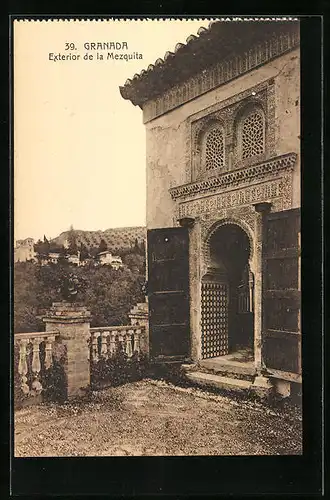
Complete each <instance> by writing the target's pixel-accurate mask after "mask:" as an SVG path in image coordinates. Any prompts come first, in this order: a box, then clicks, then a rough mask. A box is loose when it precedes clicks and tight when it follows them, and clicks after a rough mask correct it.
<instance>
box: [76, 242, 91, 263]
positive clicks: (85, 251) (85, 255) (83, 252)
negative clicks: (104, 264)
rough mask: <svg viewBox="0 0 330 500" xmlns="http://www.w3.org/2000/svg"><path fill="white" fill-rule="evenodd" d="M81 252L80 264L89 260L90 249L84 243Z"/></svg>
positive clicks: (81, 245)
mask: <svg viewBox="0 0 330 500" xmlns="http://www.w3.org/2000/svg"><path fill="white" fill-rule="evenodd" d="M79 251H80V262H82V261H83V260H85V259H88V258H89V256H90V255H89V251H88V248H87V247H86V246H85V245H84V244H83V243H81V244H80V248H79Z"/></svg>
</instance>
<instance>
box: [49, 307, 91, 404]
mask: <svg viewBox="0 0 330 500" xmlns="http://www.w3.org/2000/svg"><path fill="white" fill-rule="evenodd" d="M43 321H44V322H45V325H46V332H47V331H54V330H58V331H59V333H60V341H61V344H62V345H64V346H65V348H66V359H65V365H64V366H65V376H66V380H67V398H68V399H72V398H76V397H79V396H82V395H83V394H84V392H85V390H86V389H87V388H88V387H89V386H90V361H89V346H88V339H89V336H90V312H89V311H88V310H87V309H86V308H85V307H83V306H78V305H76V304H71V303H69V302H54V303H53V305H52V307H51V309H50V311H49V312H48V314H47V316H46V317H45V318H43Z"/></svg>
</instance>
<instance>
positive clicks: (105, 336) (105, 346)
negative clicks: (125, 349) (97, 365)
mask: <svg viewBox="0 0 330 500" xmlns="http://www.w3.org/2000/svg"><path fill="white" fill-rule="evenodd" d="M108 336H109V332H102V339H101V356H102V358H105V359H107V357H108Z"/></svg>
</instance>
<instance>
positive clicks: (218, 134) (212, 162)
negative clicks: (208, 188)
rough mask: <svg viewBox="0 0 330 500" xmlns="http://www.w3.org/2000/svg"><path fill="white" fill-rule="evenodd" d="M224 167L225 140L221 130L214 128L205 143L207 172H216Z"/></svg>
mask: <svg viewBox="0 0 330 500" xmlns="http://www.w3.org/2000/svg"><path fill="white" fill-rule="evenodd" d="M223 166H224V139H223V133H222V131H221V129H220V128H214V129H213V130H211V131H210V132H209V133H208V134H207V138H206V143H205V170H214V169H217V168H221V167H223Z"/></svg>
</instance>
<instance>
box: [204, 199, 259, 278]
mask: <svg viewBox="0 0 330 500" xmlns="http://www.w3.org/2000/svg"><path fill="white" fill-rule="evenodd" d="M199 220H200V224H201V237H202V256H203V259H202V274H204V273H206V272H207V269H208V267H209V266H210V263H211V258H210V239H211V237H212V235H213V234H214V233H215V232H216V231H218V229H219V228H221V227H223V226H225V225H228V224H235V225H236V226H239V227H240V228H241V229H242V230H243V231H244V232H245V233H246V234H247V236H248V238H249V242H250V254H249V261H250V262H251V261H252V259H253V256H254V252H255V248H254V245H255V239H256V221H257V214H256V212H255V210H254V207H252V206H250V207H238V208H228V209H224V210H220V211H218V212H216V213H214V214H212V216H210V217H201V218H200V219H199Z"/></svg>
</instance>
